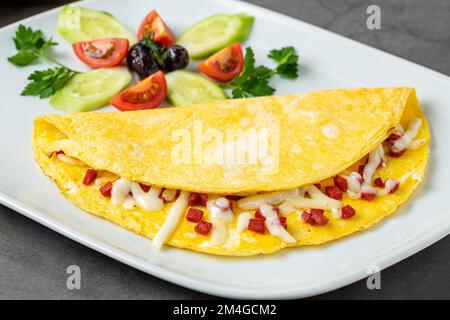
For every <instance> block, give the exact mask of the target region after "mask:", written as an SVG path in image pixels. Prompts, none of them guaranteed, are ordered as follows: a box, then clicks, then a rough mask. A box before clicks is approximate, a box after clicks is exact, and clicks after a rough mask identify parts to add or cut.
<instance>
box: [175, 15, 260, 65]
mask: <svg viewBox="0 0 450 320" xmlns="http://www.w3.org/2000/svg"><path fill="white" fill-rule="evenodd" d="M253 20H254V18H253V17H251V16H248V15H245V14H243V13H241V14H216V15H214V16H210V17H208V18H206V19H204V20H201V21H199V22H197V23H196V24H194V25H193V26H191V27H190V28H188V29H187V30H186V31H185V32H184V33H183V34H182V35H181V36H180V37H179V38H178V40H177V43H178V44H180V45H182V46H183V47H185V48H186V49H187V50H188V52H189V56H190V57H192V58H193V59H200V58H206V57H208V56H210V55H211V54H213V53H215V52H217V51H219V50H220V49H223V48H225V47H226V46H228V45H230V44H232V43H234V42H237V41H244V40H245V39H247V37H248V35H249V33H250V29H251V28H252V25H253Z"/></svg>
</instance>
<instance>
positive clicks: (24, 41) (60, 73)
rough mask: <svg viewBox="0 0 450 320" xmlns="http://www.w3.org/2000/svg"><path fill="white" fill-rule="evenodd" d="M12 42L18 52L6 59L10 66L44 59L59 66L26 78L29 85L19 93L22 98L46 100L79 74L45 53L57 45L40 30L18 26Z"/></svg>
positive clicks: (24, 64) (36, 72) (22, 65)
mask: <svg viewBox="0 0 450 320" xmlns="http://www.w3.org/2000/svg"><path fill="white" fill-rule="evenodd" d="M13 41H14V44H15V46H16V49H17V51H18V52H17V53H16V54H15V55H13V56H11V57H9V58H8V61H9V62H11V63H12V64H14V65H16V66H19V67H24V66H28V65H30V64H32V63H33V62H35V61H36V60H38V59H44V60H47V61H50V62H53V63H55V64H57V65H59V66H58V67H56V68H49V69H47V70H43V71H35V72H33V73H32V74H31V75H30V76H29V77H28V80H30V81H29V83H28V84H27V86H26V87H25V89H24V90H23V91H22V93H21V95H23V96H38V97H39V98H41V99H43V98H48V97H50V96H52V95H53V94H54V93H55V92H56V91H58V90H59V89H61V88H62V87H63V86H64V85H65V84H66V83H67V81H69V80H70V78H72V77H73V76H74V75H75V74H77V73H79V72H77V71H74V70H72V69H70V68H67V67H66V66H64V65H63V64H62V63H60V62H58V61H56V60H55V59H54V58H53V57H52V56H50V55H49V54H48V53H47V49H49V48H50V47H52V46H55V45H57V43H56V42H54V41H53V40H52V38H50V39H45V36H44V33H43V32H42V31H41V30H33V29H32V28H29V27H28V28H27V27H25V26H24V25H20V26H19V28H18V29H17V31H16V34H15V36H14V37H13Z"/></svg>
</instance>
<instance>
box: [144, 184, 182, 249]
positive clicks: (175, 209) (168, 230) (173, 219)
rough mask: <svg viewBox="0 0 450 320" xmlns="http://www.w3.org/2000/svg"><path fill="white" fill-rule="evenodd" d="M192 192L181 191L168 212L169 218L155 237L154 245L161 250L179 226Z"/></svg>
mask: <svg viewBox="0 0 450 320" xmlns="http://www.w3.org/2000/svg"><path fill="white" fill-rule="evenodd" d="M189 195H190V193H189V192H187V191H181V193H180V195H179V197H178V199H177V200H176V201H175V203H174V204H173V205H172V207H170V209H169V212H168V213H167V218H166V220H165V221H164V223H163V225H162V226H161V228H160V229H159V230H158V233H157V234H156V236H155V238H154V239H153V246H154V247H155V248H156V249H157V250H159V249H161V247H162V245H163V244H164V242H165V241H166V240H167V239H168V238H169V237H170V235H171V234H172V233H173V232H174V231H175V229H176V228H177V225H178V223H179V222H180V220H181V218H182V217H183V214H184V213H185V211H186V209H187V207H188V199H189Z"/></svg>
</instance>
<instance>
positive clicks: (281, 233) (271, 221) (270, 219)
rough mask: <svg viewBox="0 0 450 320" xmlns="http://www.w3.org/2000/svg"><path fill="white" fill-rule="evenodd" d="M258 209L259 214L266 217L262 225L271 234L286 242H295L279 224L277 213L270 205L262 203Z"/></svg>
mask: <svg viewBox="0 0 450 320" xmlns="http://www.w3.org/2000/svg"><path fill="white" fill-rule="evenodd" d="M259 211H260V212H261V215H262V216H264V217H265V218H266V220H265V221H264V225H265V226H266V228H267V230H269V233H270V234H271V235H272V236H274V237H277V238H279V239H281V240H283V241H284V242H286V243H295V242H297V240H295V238H294V237H293V236H291V235H290V233H289V232H287V230H286V229H285V228H284V227H283V226H282V225H281V223H280V219H279V218H278V213H277V211H276V210H275V209H274V208H273V207H272V206H271V205H268V204H263V205H261V206H260V207H259Z"/></svg>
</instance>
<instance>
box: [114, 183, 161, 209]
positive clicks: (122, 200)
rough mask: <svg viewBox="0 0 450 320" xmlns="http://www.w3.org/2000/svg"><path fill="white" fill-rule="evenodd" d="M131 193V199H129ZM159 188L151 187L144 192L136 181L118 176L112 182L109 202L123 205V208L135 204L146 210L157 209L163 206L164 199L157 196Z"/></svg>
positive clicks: (159, 191) (128, 207)
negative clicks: (118, 177)
mask: <svg viewBox="0 0 450 320" xmlns="http://www.w3.org/2000/svg"><path fill="white" fill-rule="evenodd" d="M130 192H131V194H132V198H133V201H134V203H133V201H131V200H130V199H129V194H130ZM160 193H161V188H156V187H151V188H150V190H149V191H148V192H147V193H146V192H144V190H142V188H141V186H140V185H139V183H137V182H131V181H130V180H128V179H125V178H120V179H118V180H117V181H115V182H114V184H113V187H112V190H111V203H112V204H113V205H123V206H124V208H125V209H128V210H129V209H130V208H133V207H134V205H135V204H137V205H138V206H139V207H141V208H142V209H144V210H147V211H158V210H161V209H162V208H163V207H164V201H163V199H161V198H160V197H159V195H160Z"/></svg>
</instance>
